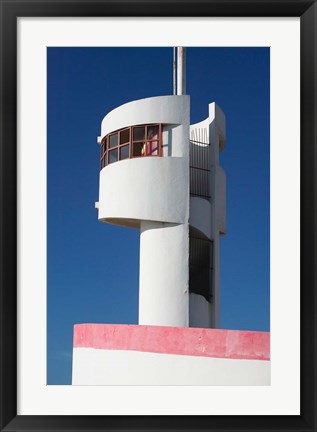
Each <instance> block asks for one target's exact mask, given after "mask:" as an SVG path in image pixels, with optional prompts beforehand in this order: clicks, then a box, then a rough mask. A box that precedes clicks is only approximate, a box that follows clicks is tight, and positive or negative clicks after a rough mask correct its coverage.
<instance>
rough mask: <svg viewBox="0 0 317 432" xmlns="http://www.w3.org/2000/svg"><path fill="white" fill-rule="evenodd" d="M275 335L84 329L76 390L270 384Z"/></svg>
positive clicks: (77, 333) (76, 355) (78, 336)
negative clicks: (271, 341) (89, 387)
mask: <svg viewBox="0 0 317 432" xmlns="http://www.w3.org/2000/svg"><path fill="white" fill-rule="evenodd" d="M269 359H270V353H269V333H263V332H243V331H234V330H214V329H195V328H179V327H161V326H160V327H157V326H129V325H104V324H83V325H76V326H75V328H74V349H73V380H72V382H73V384H74V385H269V384H270V361H269Z"/></svg>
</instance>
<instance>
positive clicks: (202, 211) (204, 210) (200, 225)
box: [189, 196, 212, 239]
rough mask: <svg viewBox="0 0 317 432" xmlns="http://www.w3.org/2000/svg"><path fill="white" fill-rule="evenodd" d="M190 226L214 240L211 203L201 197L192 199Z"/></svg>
mask: <svg viewBox="0 0 317 432" xmlns="http://www.w3.org/2000/svg"><path fill="white" fill-rule="evenodd" d="M189 208H190V214H189V225H190V226H192V227H193V228H196V229H198V230H199V231H200V232H201V233H203V234H204V235H205V236H206V237H208V238H209V239H211V238H212V231H211V210H212V207H211V203H210V202H209V201H208V200H206V199H204V198H199V197H194V196H192V197H190V207H189Z"/></svg>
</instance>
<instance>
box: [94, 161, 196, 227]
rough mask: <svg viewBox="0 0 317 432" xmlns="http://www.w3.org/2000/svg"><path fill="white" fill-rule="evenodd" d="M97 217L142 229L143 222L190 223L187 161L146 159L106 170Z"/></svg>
mask: <svg viewBox="0 0 317 432" xmlns="http://www.w3.org/2000/svg"><path fill="white" fill-rule="evenodd" d="M98 218H99V220H101V221H105V222H110V223H115V224H118V225H124V226H140V221H141V220H149V221H159V222H170V223H187V222H188V165H187V160H186V159H185V158H181V157H144V158H136V159H127V160H123V161H119V162H115V163H113V164H110V165H109V166H107V167H105V168H103V170H102V171H101V172H100V185H99V213H98Z"/></svg>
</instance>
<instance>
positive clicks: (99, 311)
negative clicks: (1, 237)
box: [47, 48, 270, 384]
mask: <svg viewBox="0 0 317 432" xmlns="http://www.w3.org/2000/svg"><path fill="white" fill-rule="evenodd" d="M172 58H173V50H172V48H48V50H47V71H48V87H47V91H48V93H47V94H48V107H47V108H48V110H47V120H48V133H47V145H48V157H47V175H48V195H47V210H48V220H47V227H48V232H47V235H48V239H47V240H48V250H47V264H48V276H47V294H48V295H47V316H48V321H47V367H48V369H47V383H48V384H71V356H72V336H73V325H74V324H76V323H128V324H136V323H137V320H138V283H139V282H138V277H139V232H138V230H137V229H131V228H122V227H116V226H113V225H109V224H105V223H101V222H98V219H97V211H96V210H95V208H94V203H95V201H98V181H99V146H98V144H97V142H96V137H97V136H98V135H100V123H101V121H102V119H103V117H104V116H105V115H106V114H107V113H108V112H109V111H111V110H112V109H114V108H116V107H117V106H119V105H122V104H123V103H125V102H129V101H131V100H135V99H141V98H144V97H151V96H160V95H169V94H172ZM187 94H189V95H190V98H191V123H195V122H198V121H201V120H203V119H205V118H206V117H207V115H208V104H209V103H210V102H214V101H215V102H216V103H217V104H218V105H219V106H220V107H221V108H222V110H223V111H224V113H225V115H226V122H227V145H226V148H225V150H224V151H223V152H222V153H221V155H220V157H221V159H220V161H221V165H222V166H223V168H224V169H225V171H226V174H227V235H226V236H224V237H222V239H221V245H220V248H221V252H220V253H221V282H220V284H221V286H220V289H221V306H220V313H221V328H225V329H239V330H259V331H269V329H270V311H269V308H270V292H269V289H270V286H269V283H270V267H269V264H270V261H269V260H270V255H269V247H270V245H269V239H270V219H269V218H270V196H269V193H270V189H269V188H270V183H269V176H270V172H269V169H270V165H269V163H270V141H269V138H270V118H269V116H270V112H269V106H270V100H269V97H270V51H269V48H188V49H187Z"/></svg>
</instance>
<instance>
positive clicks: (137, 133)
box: [133, 127, 145, 141]
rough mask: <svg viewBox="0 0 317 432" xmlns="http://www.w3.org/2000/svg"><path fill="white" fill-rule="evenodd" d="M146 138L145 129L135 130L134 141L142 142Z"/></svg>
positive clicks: (137, 128)
mask: <svg viewBox="0 0 317 432" xmlns="http://www.w3.org/2000/svg"><path fill="white" fill-rule="evenodd" d="M144 138H145V127H135V128H133V141H142V140H144Z"/></svg>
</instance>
